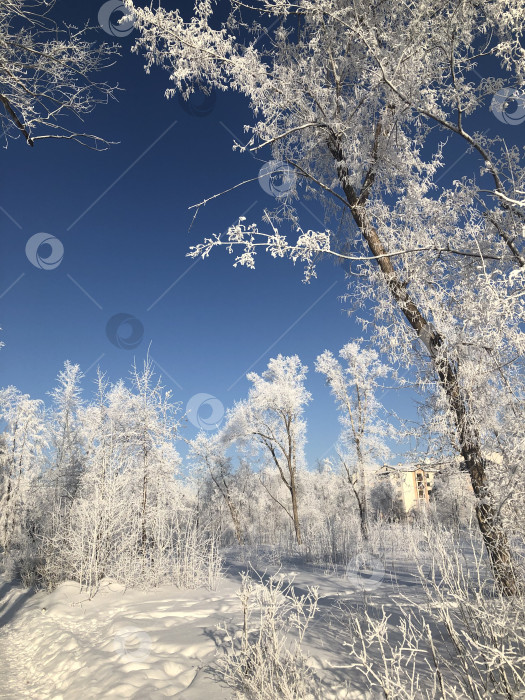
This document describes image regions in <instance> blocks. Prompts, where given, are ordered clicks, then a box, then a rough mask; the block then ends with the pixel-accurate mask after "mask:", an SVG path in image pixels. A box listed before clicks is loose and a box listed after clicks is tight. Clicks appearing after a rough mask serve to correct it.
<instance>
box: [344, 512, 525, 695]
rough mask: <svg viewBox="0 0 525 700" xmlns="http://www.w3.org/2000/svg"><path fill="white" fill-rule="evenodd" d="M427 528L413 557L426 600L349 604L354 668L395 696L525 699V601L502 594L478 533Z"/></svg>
mask: <svg viewBox="0 0 525 700" xmlns="http://www.w3.org/2000/svg"><path fill="white" fill-rule="evenodd" d="M420 525H421V526H424V527H425V528H426V529H425V532H424V533H423V539H422V541H420V542H418V543H416V545H415V546H414V548H413V549H412V554H413V556H414V557H415V558H416V560H418V561H419V564H418V578H419V583H420V585H421V588H422V589H423V590H424V593H425V598H424V599H423V600H416V599H412V598H410V599H409V598H407V597H405V596H398V597H397V598H396V599H395V601H394V605H393V606H392V608H391V609H390V610H388V611H387V610H386V609H385V606H382V607H381V608H380V609H379V610H378V609H377V608H376V607H373V606H369V607H367V608H365V610H364V612H363V611H360V610H359V609H352V608H349V609H346V610H345V611H344V615H345V617H346V619H347V626H348V628H349V630H350V635H349V639H348V640H347V641H346V642H345V646H346V648H347V650H348V668H349V669H352V670H353V671H354V672H356V673H357V674H358V675H359V676H361V678H363V679H364V680H365V681H366V683H367V685H368V687H370V688H372V689H373V690H374V691H377V692H381V693H383V694H384V697H387V698H399V699H400V700H419V699H420V698H428V699H429V700H430V698H436V697H439V698H472V699H473V700H481V699H482V698H501V699H503V698H508V699H510V700H517V699H518V698H522V697H523V688H525V599H524V598H523V597H522V596H504V595H501V593H500V592H499V591H498V589H497V587H496V585H495V582H494V578H493V576H492V575H491V568H490V564H489V562H488V561H487V556H486V553H485V552H484V551H483V548H482V547H483V545H482V542H481V538H480V536H479V534H478V533H475V532H473V531H472V530H471V535H472V538H471V539H470V540H468V541H466V540H465V538H464V537H463V539H462V540H460V539H458V538H457V536H455V535H454V534H452V533H451V532H450V531H447V530H445V529H444V528H443V527H441V526H436V525H433V524H432V522H431V521H430V520H427V521H426V523H423V522H422V523H420ZM395 620H397V622H394V621H395Z"/></svg>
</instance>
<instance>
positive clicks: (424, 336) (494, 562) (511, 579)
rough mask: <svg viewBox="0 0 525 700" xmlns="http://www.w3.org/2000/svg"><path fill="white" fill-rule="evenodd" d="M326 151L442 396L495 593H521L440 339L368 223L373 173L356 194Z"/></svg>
mask: <svg viewBox="0 0 525 700" xmlns="http://www.w3.org/2000/svg"><path fill="white" fill-rule="evenodd" d="M380 133H381V125H380V123H379V124H378V125H377V126H376V144H377V141H378V138H379V136H380ZM328 146H329V149H330V151H331V153H332V155H333V157H334V159H335V161H336V163H337V165H336V167H337V173H338V177H339V181H340V183H341V186H342V188H343V191H344V193H345V196H346V200H347V202H348V204H349V206H350V211H351V213H352V217H353V219H354V221H355V223H356V224H357V226H358V227H359V229H360V231H361V234H362V236H363V238H364V240H365V241H366V243H367V245H368V247H369V249H370V251H371V252H372V255H374V256H377V257H376V262H377V264H378V266H379V268H380V270H381V272H382V273H383V275H384V278H385V281H386V284H387V285H388V288H389V290H390V293H391V294H392V296H393V298H394V300H395V301H396V303H397V305H398V307H399V309H400V310H401V312H402V313H403V315H404V316H405V318H406V320H407V321H408V323H409V324H410V326H411V327H412V328H413V329H414V331H415V332H416V334H417V336H418V338H419V339H420V340H421V342H422V343H423V344H424V346H425V347H426V349H427V350H428V352H429V354H430V358H431V361H432V364H433V366H434V369H435V371H436V373H437V375H438V379H439V382H440V384H441V387H442V389H443V391H444V392H445V396H446V398H447V401H448V405H449V408H450V411H451V413H452V415H453V417H454V421H455V425H456V431H457V435H458V441H459V445H460V452H461V455H462V457H463V459H464V463H465V469H466V470H467V471H468V473H469V475H470V480H471V483H472V488H473V490H474V494H475V495H476V498H477V506H476V516H477V520H478V525H479V529H480V531H481V534H482V536H483V541H484V544H485V547H486V549H487V552H488V554H489V558H490V563H491V566H492V571H493V574H494V578H495V580H496V584H497V586H498V589H499V590H500V592H501V593H502V594H503V595H518V594H519V593H520V592H521V590H522V586H521V581H520V580H519V579H518V576H517V573H516V571H515V570H514V568H513V566H512V557H511V552H510V547H509V542H508V538H507V535H506V532H505V529H504V526H503V523H502V522H501V517H500V516H499V514H498V512H497V510H496V508H495V507H494V502H493V498H492V496H491V493H490V491H489V488H488V483H487V470H486V462H485V459H484V458H483V456H482V452H481V443H480V439H479V434H478V432H477V430H476V429H475V427H473V426H472V425H470V420H469V415H468V409H467V405H466V402H465V401H464V398H463V396H462V392H461V389H460V386H459V383H458V377H457V374H456V372H455V370H454V367H453V366H452V364H451V363H450V361H449V360H448V358H447V356H446V351H445V343H444V339H443V338H442V337H441V336H440V334H439V333H438V332H437V330H436V329H435V328H433V327H432V325H431V324H430V323H429V322H428V321H427V320H426V318H425V317H424V315H423V314H422V312H421V311H420V310H419V308H418V307H417V305H416V304H415V303H414V301H413V300H412V299H411V297H410V295H409V294H408V292H407V289H406V285H404V284H403V283H402V282H401V280H400V279H399V276H398V274H397V272H396V269H395V268H394V266H393V264H392V262H391V259H390V258H389V257H387V252H388V251H387V250H386V249H385V247H384V246H383V243H382V241H381V239H380V238H379V235H378V233H377V230H376V229H375V227H374V226H373V225H372V223H371V222H370V221H369V220H368V218H367V215H366V211H365V204H366V201H367V199H368V195H369V193H370V190H371V188H372V185H373V182H374V178H375V174H374V170H373V168H370V170H369V172H368V174H367V176H366V177H365V181H364V184H363V188H362V190H361V193H360V194H359V195H358V194H357V193H356V192H355V190H354V189H353V187H352V186H351V185H350V184H349V180H348V173H347V172H346V170H345V167H344V157H343V153H342V150H341V148H340V147H339V145H338V144H337V142H336V141H335V140H332V141H330V142H329V144H328ZM374 156H375V154H374ZM381 256H382V257H381Z"/></svg>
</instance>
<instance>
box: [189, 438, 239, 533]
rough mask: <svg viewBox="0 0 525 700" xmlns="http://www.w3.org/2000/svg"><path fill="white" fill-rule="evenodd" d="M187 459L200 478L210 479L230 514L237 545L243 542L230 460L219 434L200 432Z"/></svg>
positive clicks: (191, 444) (192, 442)
mask: <svg viewBox="0 0 525 700" xmlns="http://www.w3.org/2000/svg"><path fill="white" fill-rule="evenodd" d="M189 445H190V452H189V457H190V460H191V461H192V463H193V465H194V466H195V467H196V468H197V470H198V471H199V472H200V474H199V476H200V477H201V478H209V479H211V481H212V483H213V486H214V488H215V489H216V490H217V492H218V493H219V494H220V496H221V499H222V500H223V502H224V504H225V505H226V507H227V509H228V513H229V514H230V519H231V524H232V526H233V530H234V532H235V537H236V539H237V542H238V543H239V544H242V543H243V541H244V534H243V527H242V524H241V513H240V511H239V507H238V503H237V501H238V499H237V498H236V495H237V494H236V491H237V488H236V484H235V480H236V479H235V476H234V474H233V473H232V472H233V466H232V458H231V457H229V456H228V455H227V454H226V449H225V448H226V445H225V444H224V440H223V439H222V435H221V434H220V433H215V434H212V435H209V434H207V433H205V432H203V431H201V432H200V433H199V434H198V435H197V437H196V438H195V439H194V440H191V441H190V443H189Z"/></svg>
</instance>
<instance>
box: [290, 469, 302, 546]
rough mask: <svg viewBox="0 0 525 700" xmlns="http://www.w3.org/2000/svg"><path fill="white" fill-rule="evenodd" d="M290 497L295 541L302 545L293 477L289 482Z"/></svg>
mask: <svg viewBox="0 0 525 700" xmlns="http://www.w3.org/2000/svg"><path fill="white" fill-rule="evenodd" d="M290 495H291V497H292V514H293V526H294V529H295V539H296V540H297V544H302V543H303V540H302V535H301V525H300V523H299V508H298V506H297V489H296V484H295V479H294V478H293V477H292V479H291V482H290Z"/></svg>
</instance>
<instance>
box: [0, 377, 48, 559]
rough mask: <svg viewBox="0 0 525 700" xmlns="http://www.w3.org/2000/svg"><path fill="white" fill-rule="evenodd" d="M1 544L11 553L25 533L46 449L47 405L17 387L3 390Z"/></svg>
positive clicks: (0, 412) (0, 405) (0, 410)
mask: <svg viewBox="0 0 525 700" xmlns="http://www.w3.org/2000/svg"><path fill="white" fill-rule="evenodd" d="M0 424H1V425H3V433H2V446H1V450H0V546H1V547H2V549H3V551H4V552H9V550H10V548H11V546H12V545H13V541H14V540H15V539H16V537H17V536H19V535H21V534H22V533H21V527H22V526H23V525H25V519H26V515H27V511H28V507H29V501H30V497H31V488H32V487H34V486H35V484H36V482H37V480H38V478H39V477H40V474H41V470H42V454H43V450H44V449H45V448H46V440H45V426H44V406H43V403H42V401H38V400H33V399H31V398H30V397H29V396H28V395H27V394H22V393H21V392H20V391H19V390H18V389H16V388H15V387H14V386H9V387H7V388H6V389H2V390H1V391H0Z"/></svg>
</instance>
